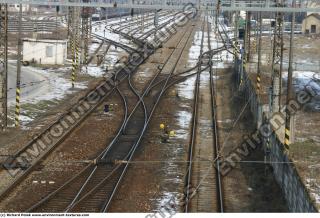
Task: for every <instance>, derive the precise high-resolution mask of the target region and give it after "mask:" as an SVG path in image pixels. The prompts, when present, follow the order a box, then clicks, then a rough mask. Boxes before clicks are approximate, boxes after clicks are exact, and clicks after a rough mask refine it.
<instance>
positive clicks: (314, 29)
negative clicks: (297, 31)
mask: <svg viewBox="0 0 320 218" xmlns="http://www.w3.org/2000/svg"><path fill="white" fill-rule="evenodd" d="M316 32H317V27H316V25H311V33H316Z"/></svg>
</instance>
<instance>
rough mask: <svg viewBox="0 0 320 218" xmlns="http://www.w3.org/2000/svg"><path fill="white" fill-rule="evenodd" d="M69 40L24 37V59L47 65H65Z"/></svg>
mask: <svg viewBox="0 0 320 218" xmlns="http://www.w3.org/2000/svg"><path fill="white" fill-rule="evenodd" d="M67 42H68V41H67V40H52V39H29V38H28V39H23V61H28V62H31V63H36V64H45V65H54V64H57V65H64V64H65V62H66V59H67Z"/></svg>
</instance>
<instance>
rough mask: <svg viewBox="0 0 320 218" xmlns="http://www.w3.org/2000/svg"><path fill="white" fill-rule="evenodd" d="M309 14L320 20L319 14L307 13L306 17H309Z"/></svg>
mask: <svg viewBox="0 0 320 218" xmlns="http://www.w3.org/2000/svg"><path fill="white" fill-rule="evenodd" d="M310 16H313V17H315V18H317V19H318V20H320V14H318V13H312V14H309V15H308V16H307V18H308V17H310Z"/></svg>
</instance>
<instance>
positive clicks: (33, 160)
mask: <svg viewBox="0 0 320 218" xmlns="http://www.w3.org/2000/svg"><path fill="white" fill-rule="evenodd" d="M99 38H101V37H99ZM102 40H105V39H104V38H102ZM112 43H114V44H115V45H117V46H119V47H123V48H124V49H126V50H128V52H129V54H132V52H133V51H132V50H130V48H128V47H127V46H125V45H122V44H120V43H117V42H114V41H112ZM137 52H138V51H137ZM152 53H153V50H149V53H148V54H147V55H146V56H140V57H139V58H140V59H141V60H139V61H138V60H136V61H137V62H134V63H143V62H144V61H145V60H146V59H147V58H148V56H149V55H151V54H152ZM129 61H130V60H129ZM137 68H138V65H137V64H127V67H126V68H125V69H120V70H119V72H118V73H117V74H118V75H119V76H118V78H117V81H116V82H117V84H121V83H123V82H124V81H125V79H126V78H127V76H128V73H129V72H130V73H134V72H135V70H136V69H137ZM115 90H116V86H114V83H112V82H111V81H102V82H101V83H100V84H99V85H98V86H97V87H96V88H94V89H93V90H90V91H88V92H87V93H86V94H85V97H84V98H83V99H81V100H80V101H79V102H78V103H77V104H75V105H73V106H72V107H71V108H70V110H69V111H67V112H66V113H64V114H62V115H61V116H60V117H59V118H58V119H57V121H56V122H54V123H52V124H51V125H50V126H48V127H47V128H46V129H45V130H44V131H43V132H41V133H39V134H38V135H37V136H35V137H34V139H33V140H31V141H30V142H29V143H28V144H26V145H25V146H23V147H22V148H21V149H20V150H18V151H16V152H15V153H14V154H13V155H11V156H10V157H9V158H8V159H7V160H6V161H5V162H4V163H2V168H3V169H2V170H1V171H2V172H3V173H4V170H6V172H7V173H6V177H8V178H9V177H11V179H10V180H11V181H10V182H9V184H8V186H7V187H6V188H5V189H3V190H2V191H1V192H0V200H3V199H4V197H6V196H7V195H8V193H10V192H11V191H12V190H13V189H14V188H15V187H16V186H17V185H18V184H19V183H20V182H21V181H23V180H24V178H25V177H26V176H27V175H28V174H30V173H31V172H32V171H33V170H34V168H35V167H36V166H37V165H38V164H39V163H40V162H42V161H43V159H44V158H46V156H47V155H49V154H50V153H51V152H52V151H53V150H54V149H55V148H56V147H57V146H58V145H59V144H61V143H62V142H63V141H65V139H66V138H68V136H69V135H70V134H71V133H72V132H73V131H74V130H75V129H76V128H77V127H78V126H79V125H80V124H81V123H82V122H83V121H84V120H86V118H87V117H88V116H89V115H90V114H91V113H92V112H93V111H94V110H95V109H96V108H97V107H98V106H99V105H100V104H101V103H102V102H103V101H104V100H105V99H106V98H107V97H108V96H110V94H111V93H113V92H114V91H115ZM96 97H98V100H97V99H94V98H96ZM61 126H62V127H63V132H62V133H61V135H59V136H53V135H52V132H54V131H55V129H56V128H57V127H59V128H62V127H61ZM34 152H36V153H37V152H38V154H36V155H34ZM1 171H0V172H1ZM8 172H9V173H8Z"/></svg>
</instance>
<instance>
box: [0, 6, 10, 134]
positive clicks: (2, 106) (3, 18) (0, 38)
mask: <svg viewBox="0 0 320 218" xmlns="http://www.w3.org/2000/svg"><path fill="white" fill-rule="evenodd" d="M7 76H8V6H7V5H6V4H0V126H1V128H2V129H4V128H6V127H7Z"/></svg>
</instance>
